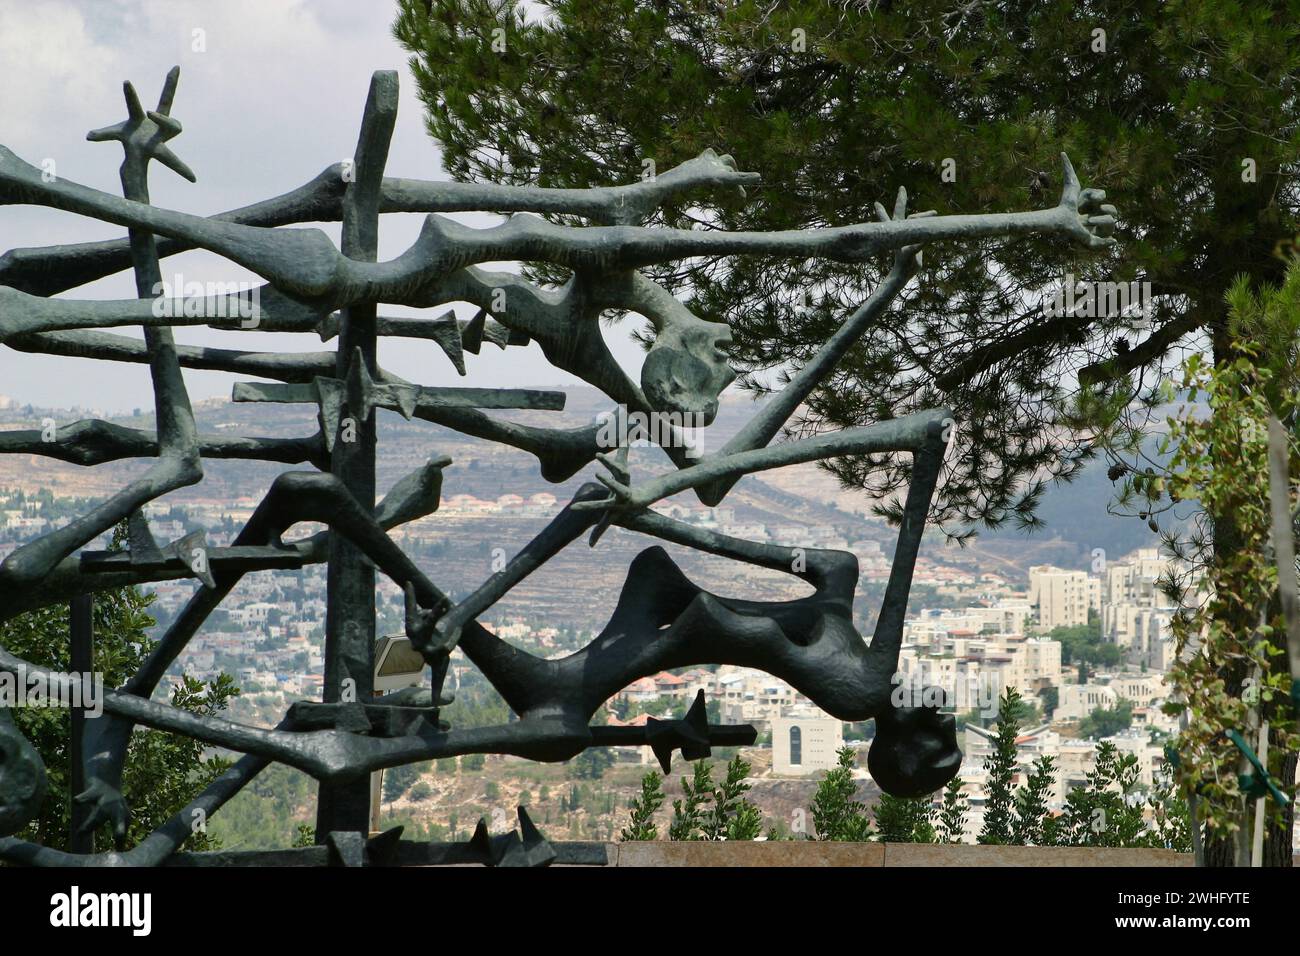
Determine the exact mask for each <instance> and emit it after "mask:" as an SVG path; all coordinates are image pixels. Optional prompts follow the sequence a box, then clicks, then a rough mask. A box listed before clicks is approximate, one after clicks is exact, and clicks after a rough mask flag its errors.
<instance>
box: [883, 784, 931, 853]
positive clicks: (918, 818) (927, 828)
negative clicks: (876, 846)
mask: <svg viewBox="0 0 1300 956" xmlns="http://www.w3.org/2000/svg"><path fill="white" fill-rule="evenodd" d="M934 820H935V812H934V806H933V805H932V804H931V803H930V799H929V798H928V797H913V798H909V797H892V796H890V795H889V794H887V793H882V794H881V795H880V800H879V802H878V803H877V804H876V839H877V840H879V841H880V842H881V843H934V842H935V840H936V837H937V833H936V831H935V828H934Z"/></svg>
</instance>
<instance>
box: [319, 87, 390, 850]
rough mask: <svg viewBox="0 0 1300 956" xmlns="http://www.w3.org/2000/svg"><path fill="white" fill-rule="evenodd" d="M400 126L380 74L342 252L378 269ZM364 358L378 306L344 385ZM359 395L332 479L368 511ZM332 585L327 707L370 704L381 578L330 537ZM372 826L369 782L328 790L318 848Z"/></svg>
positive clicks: (371, 358) (369, 366)
mask: <svg viewBox="0 0 1300 956" xmlns="http://www.w3.org/2000/svg"><path fill="white" fill-rule="evenodd" d="M396 119H397V73H396V72H393V71H379V72H376V73H375V74H374V75H373V76H372V77H371V80H370V95H369V97H368V98H367V99H366V109H365V114H364V116H363V117H362V120H361V134H360V136H359V137H358V140H357V150H356V154H355V156H354V160H353V165H352V168H351V170H350V180H349V182H348V186H347V192H346V193H345V194H344V197H343V244H342V251H343V254H344V255H345V256H347V257H349V258H351V259H357V260H361V261H367V262H374V261H376V259H377V258H378V253H379V193H380V187H381V186H382V184H383V177H384V166H385V165H386V164H387V162H388V147H389V143H390V141H391V139H392V135H393V126H394V124H395V122H396ZM358 358H359V359H360V361H361V362H363V363H364V364H365V366H366V370H367V371H368V372H369V374H370V375H371V376H372V377H374V378H378V377H379V375H378V362H377V359H376V335H375V306H374V304H373V303H367V304H360V305H354V306H350V307H348V308H347V309H345V310H344V311H343V315H342V321H341V323H340V327H339V350H338V366H337V373H338V377H339V378H340V379H344V380H348V379H349V375H348V371H349V369H351V368H352V363H353V362H354V361H355V360H356V359H358ZM348 384H349V386H351V385H352V384H353V383H352V382H351V381H349V383H348ZM357 392H358V390H357V389H355V388H352V387H349V388H348V397H347V402H346V409H345V414H344V415H342V416H340V419H341V420H340V429H339V432H340V433H339V434H338V435H337V436H335V441H334V449H333V453H332V461H331V471H332V472H333V474H334V475H335V476H336V477H338V478H339V480H341V481H342V482H343V484H344V485H345V486H346V487H347V489H348V491H350V492H351V493H352V495H353V496H354V497H355V498H356V499H357V501H358V502H359V503H360V504H361V506H362V507H363V508H373V507H374V504H375V413H374V410H373V409H372V408H369V407H365V405H364V401H361V396H359V395H358V394H357ZM358 405H360V407H358ZM327 580H328V585H327V589H328V609H327V611H326V616H325V700H326V701H327V702H338V701H344V702H347V701H356V702H361V701H367V700H369V699H370V697H371V696H372V694H373V687H374V649H375V570H374V567H373V565H371V563H370V562H369V560H367V559H366V557H365V555H364V554H362V552H361V551H360V550H359V549H358V548H356V547H355V546H353V545H352V544H351V543H350V542H348V541H346V540H344V539H343V538H341V537H339V536H337V535H331V536H330V547H329V571H328V578H327ZM369 826H370V781H369V780H368V779H367V778H366V777H364V776H363V777H362V778H360V779H359V780H356V781H353V782H350V783H346V784H326V783H322V784H321V787H320V798H319V803H318V805H317V810H316V841H317V843H323V842H324V841H325V839H326V837H327V836H328V835H329V834H330V833H331V832H333V831H353V832H357V833H363V834H364V833H367V832H368V830H369Z"/></svg>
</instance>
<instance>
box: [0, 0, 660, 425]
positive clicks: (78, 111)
mask: <svg viewBox="0 0 1300 956" xmlns="http://www.w3.org/2000/svg"><path fill="white" fill-rule="evenodd" d="M393 9H394V8H393V7H392V6H391V5H390V4H387V3H357V2H356V0H311V2H304V0H298V2H275V3H268V2H266V0H222V2H220V3H212V2H210V0H171V2H168V3H157V2H148V0H96V2H91V0H86V2H72V0H47V2H42V3H39V4H31V3H14V2H0V89H3V90H5V91H6V93H5V95H4V96H3V97H2V98H0V142H3V143H4V145H6V146H8V147H9V148H11V149H13V150H14V151H15V152H16V153H18V155H20V156H22V157H23V158H24V159H26V160H28V161H30V162H37V163H39V162H40V161H41V160H42V159H45V158H52V159H54V160H55V162H56V164H57V172H58V175H60V176H62V177H66V178H69V179H72V180H74V181H76V182H80V183H84V184H86V185H88V186H94V187H95V188H97V189H103V190H106V191H111V192H114V193H117V192H118V191H119V190H120V184H119V183H118V175H117V169H118V165H119V163H120V161H121V157H120V151H118V148H117V147H116V145H115V144H101V143H88V142H86V140H85V134H86V132H87V131H88V130H91V129H95V128H98V127H102V126H107V125H109V124H111V123H115V122H118V121H119V120H121V119H122V118H123V117H124V116H125V115H126V113H125V109H126V107H125V104H124V103H123V100H122V81H123V80H127V79H129V80H131V81H132V82H133V83H134V84H135V86H136V88H137V90H138V91H139V93H140V96H141V99H142V100H144V102H145V103H146V104H147V105H152V103H153V102H156V99H157V96H158V92H159V90H160V89H161V86H162V82H163V78H164V77H165V76H166V73H167V71H168V70H169V69H170V68H171V67H172V66H174V65H176V64H179V65H180V67H181V81H180V87H179V91H178V93H177V97H176V103H175V107H174V110H173V115H174V116H175V117H176V118H177V119H179V120H180V122H181V123H182V125H183V126H184V133H182V134H181V136H179V137H178V138H177V139H175V140H173V141H172V143H171V144H170V145H171V146H172V147H173V148H174V149H175V151H176V153H177V155H179V156H180V157H181V158H182V159H183V160H185V161H186V162H187V163H188V164H189V165H190V167H191V168H192V169H193V170H194V171H195V173H196V174H197V175H198V180H199V181H198V183H197V184H196V185H193V184H190V183H188V182H186V181H184V180H183V179H181V178H180V177H179V176H176V175H175V174H173V173H172V172H171V171H169V170H167V169H165V168H163V167H160V166H155V167H154V169H153V172H152V175H151V178H150V193H151V199H152V201H153V202H154V203H155V204H156V205H159V206H163V207H167V208H172V209H180V210H184V211H187V212H195V213H201V214H204V215H210V214H212V213H215V212H219V211H221V210H223V209H230V208H234V207H237V206H242V205H246V204H248V203H251V202H256V201H258V200H260V199H265V198H268V197H270V196H274V195H277V194H279V193H282V192H286V191H288V190H290V189H293V188H295V187H297V186H299V185H301V184H302V183H303V182H306V181H307V180H308V179H310V178H311V177H312V176H314V175H316V174H317V173H318V172H320V170H321V169H323V168H324V167H325V166H327V165H329V164H331V163H335V162H339V161H340V160H342V159H344V158H347V157H349V156H351V155H352V151H353V149H354V148H355V145H356V137H357V127H358V123H359V122H360V118H361V110H362V107H363V106H364V104H365V99H366V92H367V89H368V86H369V82H370V76H371V73H372V72H373V71H374V70H378V69H392V70H397V71H399V74H400V76H401V80H402V96H401V102H400V112H399V115H398V123H397V129H396V131H395V132H394V135H393V142H392V148H391V150H390V155H389V164H388V171H389V173H390V175H394V176H409V177H416V178H423V179H444V178H446V177H445V175H444V174H443V173H442V170H441V160H440V157H439V154H438V150H437V146H436V144H435V143H433V142H432V141H431V140H430V139H429V138H428V136H427V134H426V133H425V130H424V123H423V109H422V107H421V105H420V103H419V101H418V100H417V98H416V96H415V83H414V81H413V80H412V79H411V77H410V75H409V73H408V71H407V67H406V60H407V55H406V52H405V51H404V50H403V49H401V47H399V46H398V45H397V43H396V41H395V40H394V39H393V38H392V35H391V32H390V28H391V23H392V17H393ZM0 222H2V223H3V232H2V234H3V237H4V243H5V245H4V246H3V248H0V251H3V249H4V248H9V247H10V246H39V245H48V244H53V243H60V242H77V241H86V240H90V239H101V238H109V237H113V236H116V235H120V232H121V231H120V230H119V229H118V228H117V227H114V226H110V225H107V224H104V223H98V222H95V221H93V220H87V219H83V218H80V217H76V216H71V215H69V214H66V213H60V212H53V211H50V210H46V209H42V208H37V207H12V206H6V207H0ZM420 222H421V217H419V216H387V217H385V219H384V222H383V227H382V229H381V234H380V257H381V258H392V257H394V256H396V255H398V254H400V253H401V252H402V251H404V250H405V249H406V248H407V247H408V246H409V245H410V243H411V242H413V241H414V239H415V237H416V235H417V233H418V231H419V226H420ZM475 224H476V225H481V224H482V221H481V220H480V221H478V222H476V223H475ZM322 228H325V229H326V231H327V232H329V233H330V234H331V235H332V236H333V237H334V239H335V241H336V242H337V239H338V231H337V226H330V225H327V226H323V227H322ZM177 270H180V271H182V272H183V273H184V274H185V276H186V277H187V278H194V279H197V280H199V281H207V280H213V281H237V280H241V279H247V278H252V277H251V276H249V274H248V273H246V272H244V271H243V270H241V269H239V268H237V267H235V266H234V265H233V264H231V263H229V262H227V261H225V260H222V259H220V258H219V257H216V256H213V255H210V254H207V253H201V252H193V253H187V254H185V255H183V256H176V257H172V258H171V259H169V260H167V261H166V262H164V264H163V271H164V273H166V274H167V275H172V274H173V273H174V272H176V271H177ZM69 294H70V295H74V296H77V297H93V298H124V297H129V296H131V295H133V294H134V287H133V283H132V280H131V277H130V276H129V274H128V275H118V276H115V277H112V278H110V279H105V280H102V281H100V282H96V283H92V284H90V285H88V286H85V287H84V288H82V289H78V290H75V291H73V292H71V293H69ZM384 311H385V312H386V313H389V314H400V313H403V312H408V313H409V312H410V311H411V310H404V309H397V308H389V307H384ZM465 312H466V314H467V315H468V314H470V310H469V309H468V308H466V309H465ZM122 331H123V332H125V331H126V330H122ZM626 331H627V329H626V326H625V327H624V329H622V330H614V331H613V332H612V333H611V332H607V335H608V337H610V338H611V345H612V346H613V348H614V351H615V354H616V355H617V356H618V357H619V359H620V360H621V361H622V362H623V363H624V364H625V365H626V366H628V367H630V368H633V369H635V368H637V367H639V365H640V362H641V361H642V354H641V352H640V349H639V348H638V347H637V346H635V345H633V344H631V343H630V342H627V341H625V339H626ZM177 339H178V341H181V342H186V343H192V344H203V345H217V346H222V347H227V348H245V349H247V348H254V349H283V350H292V351H304V350H313V349H320V348H321V345H320V343H319V342H318V341H315V340H314V339H312V338H311V337H308V336H289V335H267V334H250V333H221V332H213V331H211V330H206V329H183V330H178V332H177ZM381 360H382V361H383V362H384V363H385V364H386V365H387V366H388V367H390V368H391V369H392V370H393V371H394V372H395V373H397V374H398V375H401V376H402V377H404V378H407V379H410V380H413V381H420V382H422V383H425V384H430V385H449V384H465V385H475V386H481V387H497V386H518V385H519V384H521V383H536V384H541V385H552V384H566V383H570V384H571V383H574V382H576V381H577V380H576V379H575V378H574V377H573V376H570V375H568V374H567V373H563V372H560V371H559V370H557V369H553V368H552V367H551V366H550V365H549V364H548V363H547V362H546V360H545V358H544V357H543V356H542V354H541V351H540V349H539V348H538V347H537V346H536V345H532V346H529V347H528V348H524V349H513V348H512V349H511V350H509V351H508V352H506V353H500V352H497V351H496V350H495V349H491V350H486V351H485V354H484V355H483V356H479V357H474V356H470V357H469V366H470V375H469V376H468V377H467V378H464V379H462V378H460V377H459V376H457V375H456V373H455V371H454V370H453V369H452V368H451V366H450V364H449V363H448V362H447V361H446V359H445V358H444V357H443V356H442V355H441V353H440V352H439V351H438V349H437V346H435V345H433V344H432V343H428V342H397V343H385V344H384V345H383V346H382V347H381ZM186 381H187V383H188V384H189V386H190V389H191V392H192V395H193V397H194V398H195V399H200V398H209V397H213V396H217V395H227V396H228V395H229V394H230V386H231V383H232V382H233V381H235V378H234V377H233V376H229V375H224V374H222V373H215V372H187V373H186ZM0 382H2V383H3V386H2V388H0V390H2V391H4V392H5V393H6V394H9V395H12V396H14V397H15V398H19V399H21V400H22V401H23V402H32V403H34V404H38V405H49V406H56V407H59V406H70V405H74V404H80V405H83V406H86V407H91V408H102V409H105V410H109V411H116V410H120V409H129V408H133V407H136V406H148V405H150V404H151V403H152V392H151V389H150V386H149V378H148V374H147V372H146V371H145V369H144V368H143V367H142V366H137V365H125V366H122V365H113V364H110V363H103V362H95V363H92V362H87V361H85V360H80V361H78V360H75V359H63V358H54V357H46V356H36V355H27V354H20V353H16V352H14V351H12V350H9V349H5V348H3V347H0Z"/></svg>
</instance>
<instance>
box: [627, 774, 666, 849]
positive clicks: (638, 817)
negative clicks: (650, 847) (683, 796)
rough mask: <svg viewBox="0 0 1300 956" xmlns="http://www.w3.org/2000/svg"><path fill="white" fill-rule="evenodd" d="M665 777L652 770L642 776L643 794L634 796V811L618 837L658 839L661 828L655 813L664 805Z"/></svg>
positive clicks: (632, 803) (631, 806)
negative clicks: (656, 823)
mask: <svg viewBox="0 0 1300 956" xmlns="http://www.w3.org/2000/svg"><path fill="white" fill-rule="evenodd" d="M662 782H663V778H662V777H661V776H659V774H658V773H656V772H655V771H653V770H651V771H650V772H649V773H647V774H646V775H645V776H644V777H642V778H641V794H640V796H637V797H633V798H632V802H631V804H630V809H631V811H632V814H631V817H630V819H629V820H628V824H627V826H625V827H624V828H623V829H622V831H620V832H619V835H618V838H619V839H620V840H623V841H625V842H626V841H630V840H657V839H659V829H658V828H657V827H656V826H655V821H654V815H655V814H656V813H657V812H658V811H659V808H660V807H662V806H663V805H664V800H665V799H666V798H665V797H664V791H663V786H662Z"/></svg>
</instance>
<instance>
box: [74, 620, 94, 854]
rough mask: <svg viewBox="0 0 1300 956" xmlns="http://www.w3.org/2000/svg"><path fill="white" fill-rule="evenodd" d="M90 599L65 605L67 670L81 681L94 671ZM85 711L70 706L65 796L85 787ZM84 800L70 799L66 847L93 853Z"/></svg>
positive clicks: (76, 792)
mask: <svg viewBox="0 0 1300 956" xmlns="http://www.w3.org/2000/svg"><path fill="white" fill-rule="evenodd" d="M93 606H94V601H93V598H92V597H91V596H90V595H89V594H78V595H77V596H76V597H74V598H73V599H72V601H71V602H70V605H69V609H68V610H69V615H70V618H71V637H72V661H71V664H70V670H71V671H72V673H73V674H76V675H78V676H79V677H80V678H81V680H82V681H83V683H84V682H85V681H88V680H90V679H91V673H92V672H93V671H94V668H95V664H94V657H95V631H94V624H93V621H92V618H91V610H92V609H93ZM85 741H86V712H85V710H83V709H82V708H80V707H74V708H72V739H71V741H70V745H69V747H68V762H69V765H70V768H69V769H70V772H69V774H68V789H69V791H70V793H69V797H70V798H73V797H76V796H77V794H79V793H81V792H82V791H83V790H85V789H86V770H85V767H86V764H85V757H86V752H85V751H86V748H85ZM90 809H91V808H90V806H89V805H88V804H81V803H77V801H76V800H75V799H73V800H72V817H71V822H70V824H69V833H68V849H69V850H71V851H72V852H73V853H94V852H95V835H94V834H93V833H91V832H89V831H83V829H82V824H83V823H84V822H85V821H86V818H87V815H88V814H89V812H90Z"/></svg>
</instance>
